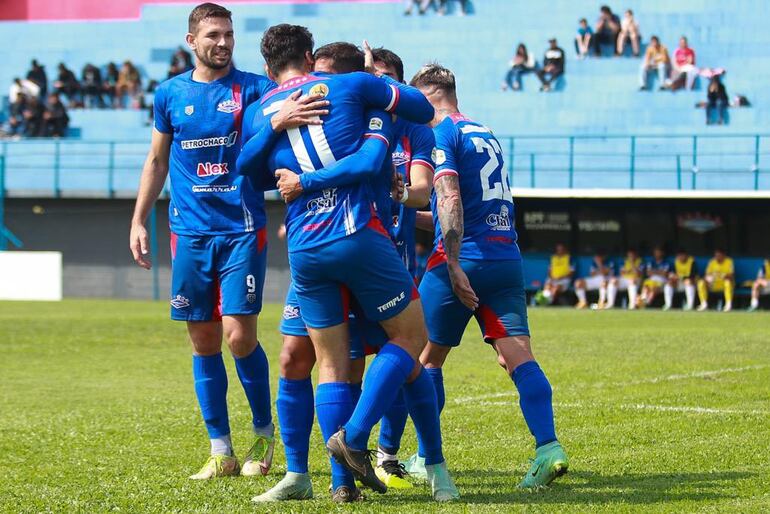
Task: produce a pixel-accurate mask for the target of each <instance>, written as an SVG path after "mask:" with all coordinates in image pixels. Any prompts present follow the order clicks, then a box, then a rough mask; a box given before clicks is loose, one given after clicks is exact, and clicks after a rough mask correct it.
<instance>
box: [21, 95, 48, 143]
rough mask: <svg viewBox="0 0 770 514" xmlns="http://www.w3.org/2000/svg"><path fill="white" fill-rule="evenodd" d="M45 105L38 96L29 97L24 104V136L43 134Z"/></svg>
mask: <svg viewBox="0 0 770 514" xmlns="http://www.w3.org/2000/svg"><path fill="white" fill-rule="evenodd" d="M44 112H45V107H44V106H43V103H42V102H41V101H40V100H39V99H38V98H37V97H36V96H31V97H29V98H27V102H26V104H25V105H24V114H23V116H24V136H25V137H38V136H41V135H43V113H44Z"/></svg>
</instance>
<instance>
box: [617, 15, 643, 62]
mask: <svg viewBox="0 0 770 514" xmlns="http://www.w3.org/2000/svg"><path fill="white" fill-rule="evenodd" d="M640 39H641V36H640V35H639V23H637V21H636V19H635V18H634V12H633V11H632V10H631V9H627V10H626V14H625V15H624V16H623V20H622V21H621V22H620V34H618V49H617V54H618V55H623V51H624V50H625V49H626V48H625V47H626V41H630V42H631V51H632V52H633V54H634V57H639V41H640Z"/></svg>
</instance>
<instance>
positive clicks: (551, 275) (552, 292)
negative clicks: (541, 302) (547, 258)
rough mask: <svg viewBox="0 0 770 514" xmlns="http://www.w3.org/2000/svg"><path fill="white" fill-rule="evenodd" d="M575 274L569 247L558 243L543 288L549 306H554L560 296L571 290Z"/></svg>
mask: <svg viewBox="0 0 770 514" xmlns="http://www.w3.org/2000/svg"><path fill="white" fill-rule="evenodd" d="M574 274H575V268H573V267H572V260H571V257H570V254H569V252H568V251H567V247H566V246H564V245H563V244H562V243H558V244H557V245H556V248H555V253H554V254H553V255H552V256H551V264H550V266H548V278H547V279H546V281H545V286H544V287H543V296H544V297H545V298H546V300H547V301H548V303H549V304H553V303H554V302H555V301H556V299H557V298H558V297H559V295H560V294H562V293H563V292H564V291H566V290H567V289H569V287H570V285H571V284H572V276H573V275H574Z"/></svg>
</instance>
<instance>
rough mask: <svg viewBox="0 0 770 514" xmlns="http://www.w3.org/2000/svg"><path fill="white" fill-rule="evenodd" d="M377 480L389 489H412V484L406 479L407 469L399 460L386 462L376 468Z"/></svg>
mask: <svg viewBox="0 0 770 514" xmlns="http://www.w3.org/2000/svg"><path fill="white" fill-rule="evenodd" d="M374 473H375V474H376V475H377V478H379V479H380V480H382V483H383V484H385V485H386V486H388V489H410V488H412V487H414V486H412V483H411V482H410V481H409V480H407V479H406V475H407V472H406V469H404V465H403V464H401V463H400V462H398V461H397V460H386V461H385V462H383V463H382V464H381V465H379V466H377V467H376V468H374Z"/></svg>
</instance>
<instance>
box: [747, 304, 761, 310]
mask: <svg viewBox="0 0 770 514" xmlns="http://www.w3.org/2000/svg"><path fill="white" fill-rule="evenodd" d="M758 310H759V305H751V306H749V308H748V309H746V312H756V311H758Z"/></svg>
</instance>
